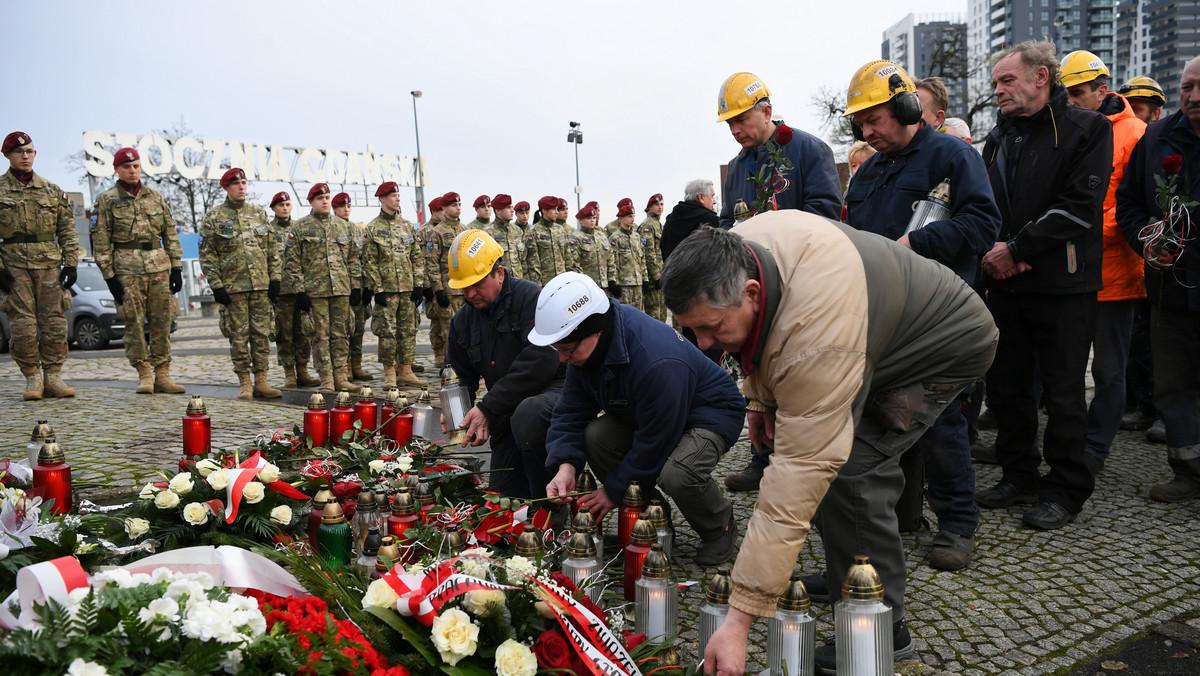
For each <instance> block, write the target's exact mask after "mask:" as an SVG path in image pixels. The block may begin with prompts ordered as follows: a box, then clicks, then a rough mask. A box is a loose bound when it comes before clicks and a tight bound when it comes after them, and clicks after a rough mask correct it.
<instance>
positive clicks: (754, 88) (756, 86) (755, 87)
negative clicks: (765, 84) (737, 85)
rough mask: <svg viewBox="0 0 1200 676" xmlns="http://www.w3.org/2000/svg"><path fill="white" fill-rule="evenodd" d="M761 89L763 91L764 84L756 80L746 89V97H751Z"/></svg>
mask: <svg viewBox="0 0 1200 676" xmlns="http://www.w3.org/2000/svg"><path fill="white" fill-rule="evenodd" d="M760 89H762V83H761V82H759V81H758V80H755V81H754V83H753V84H751V85H749V86H747V87H746V95H747V96H749V95H750V94H753V93H754V92H756V91H758V90H760Z"/></svg>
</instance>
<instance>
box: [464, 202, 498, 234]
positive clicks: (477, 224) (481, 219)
mask: <svg viewBox="0 0 1200 676" xmlns="http://www.w3.org/2000/svg"><path fill="white" fill-rule="evenodd" d="M471 206H472V208H474V209H475V220H473V221H471V222H470V223H467V224H466V225H465V227H466V228H467V229H468V230H483V229H484V228H486V227H487V226H488V223H491V222H492V198H490V197H488V196H487V195H480V196H479V197H476V198H475V202H474V203H473V204H472V205H471Z"/></svg>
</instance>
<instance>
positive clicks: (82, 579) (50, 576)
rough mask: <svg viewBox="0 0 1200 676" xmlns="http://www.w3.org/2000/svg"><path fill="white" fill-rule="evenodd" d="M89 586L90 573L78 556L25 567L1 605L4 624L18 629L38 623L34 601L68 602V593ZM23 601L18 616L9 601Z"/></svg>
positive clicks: (18, 572)
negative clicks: (9, 607)
mask: <svg viewBox="0 0 1200 676" xmlns="http://www.w3.org/2000/svg"><path fill="white" fill-rule="evenodd" d="M87 586H88V576H87V573H85V572H83V566H81V565H79V559H76V558H75V557H74V556H63V557H61V558H57V559H51V560H49V561H42V562H41V563H35V564H32V565H29V566H25V567H24V568H22V569H21V570H19V571H17V589H16V591H14V592H13V593H12V594H10V595H9V597H8V598H7V599H5V600H4V603H3V604H0V627H4V628H5V629H15V628H17V627H30V626H35V625H36V624H37V615H36V613H35V612H34V610H33V607H34V604H38V605H44V604H45V603H46V600H47V599H54V600H55V601H57V602H58V603H66V601H67V594H69V593H71V590H73V589H79V588H80V587H87ZM18 599H19V600H20V602H21V615H20V616H19V617H14V616H13V614H12V613H11V612H9V610H8V604H9V603H10V602H12V601H14V600H18Z"/></svg>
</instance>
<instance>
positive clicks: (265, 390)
mask: <svg viewBox="0 0 1200 676" xmlns="http://www.w3.org/2000/svg"><path fill="white" fill-rule="evenodd" d="M254 393H255V394H257V395H258V396H260V397H262V398H263V399H278V398H279V397H282V396H283V392H280V391H279V390H277V389H275V388H274V387H271V383H269V382H267V372H266V371H256V372H255V373H254Z"/></svg>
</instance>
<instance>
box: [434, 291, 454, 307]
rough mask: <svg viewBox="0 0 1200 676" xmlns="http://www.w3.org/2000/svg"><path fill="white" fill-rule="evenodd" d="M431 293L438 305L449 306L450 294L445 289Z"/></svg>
mask: <svg viewBox="0 0 1200 676" xmlns="http://www.w3.org/2000/svg"><path fill="white" fill-rule="evenodd" d="M433 295H434V297H436V298H437V304H438V307H450V296H447V295H446V292H445V291H443V290H441V289H438V290H437V292H436V293H434V294H433Z"/></svg>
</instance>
